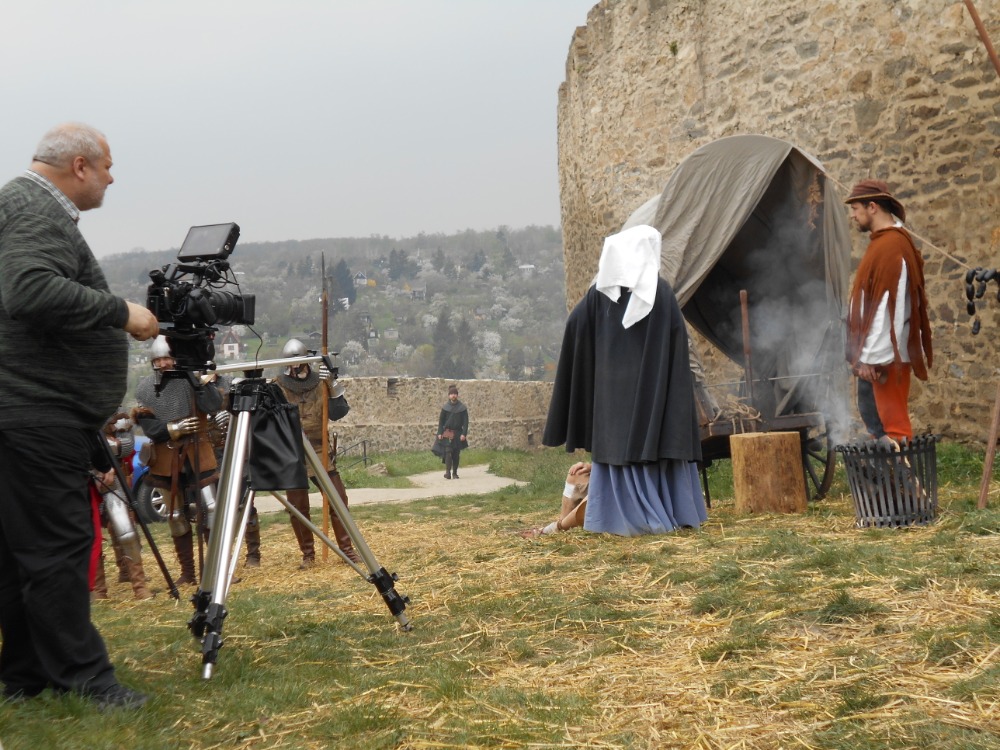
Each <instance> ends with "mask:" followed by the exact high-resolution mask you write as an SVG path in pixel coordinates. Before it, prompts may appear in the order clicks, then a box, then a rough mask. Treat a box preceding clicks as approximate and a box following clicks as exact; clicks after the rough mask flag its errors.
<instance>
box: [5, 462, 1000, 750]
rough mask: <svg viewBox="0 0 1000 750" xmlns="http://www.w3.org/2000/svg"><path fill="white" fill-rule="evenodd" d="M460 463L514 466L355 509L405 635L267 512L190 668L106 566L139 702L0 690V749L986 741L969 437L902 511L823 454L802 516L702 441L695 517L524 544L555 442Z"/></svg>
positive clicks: (989, 599) (368, 592)
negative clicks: (825, 487)
mask: <svg viewBox="0 0 1000 750" xmlns="http://www.w3.org/2000/svg"><path fill="white" fill-rule="evenodd" d="M378 460H380V461H383V462H384V463H385V464H386V466H387V468H388V470H389V476H388V477H379V478H370V477H368V476H367V475H366V474H365V473H364V471H363V469H362V468H361V467H355V468H352V469H351V470H350V471H349V472H347V475H348V476H347V485H348V487H349V488H350V487H352V486H354V487H357V486H362V485H367V486H398V485H399V484H401V483H405V479H403V477H405V475H407V474H411V473H415V472H418V471H425V470H429V469H433V468H436V466H437V464H436V463H434V461H435V459H434V458H433V456H431V455H430V454H429V453H427V454H426V455H424V454H421V455H400V456H386V457H379V458H378ZM476 462H488V463H489V464H490V465H491V467H492V470H493V471H494V472H495V473H498V474H502V475H504V476H510V477H515V478H518V479H522V480H526V481H528V482H529V483H530V484H529V485H528V486H526V487H522V488H519V489H518V488H511V489H508V490H504V491H502V492H497V493H494V494H492V495H487V496H479V497H471V496H460V497H453V498H447V499H435V500H426V501H417V502H412V503H406V504H393V505H369V506H362V507H359V508H357V509H356V510H355V512H354V517H355V519H356V520H357V522H358V524H359V526H360V528H361V529H362V531H363V533H364V535H365V538H366V539H367V540H368V543H369V545H370V546H371V548H372V549H373V551H374V552H375V554H376V556H377V557H378V558H379V560H380V561H381V562H382V564H383V565H384V566H385V567H386V568H387V569H388V570H389V571H395V572H396V573H398V575H399V581H398V583H397V590H398V591H399V592H400V593H402V594H405V595H407V596H409V597H410V599H411V604H410V606H409V608H408V610H407V614H408V616H409V618H410V620H411V621H412V623H413V629H412V630H411V631H410V632H400V630H399V629H398V627H397V624H396V621H395V620H394V619H393V618H392V617H391V615H390V614H389V612H388V610H387V609H386V607H385V605H384V604H383V603H382V600H381V598H380V597H379V596H378V594H377V593H376V592H375V590H374V588H373V587H372V586H371V585H370V584H368V583H367V582H365V581H363V580H361V578H360V577H358V576H357V575H356V574H355V573H354V572H353V571H351V570H349V569H348V568H347V567H346V566H344V565H342V564H340V563H338V562H335V561H334V558H333V556H331V560H330V562H329V563H327V564H325V565H320V566H317V567H316V568H314V569H311V570H308V571H299V570H298V569H297V564H298V553H297V549H296V547H295V543H294V538H293V536H292V534H291V529H290V526H289V525H288V522H287V516H286V515H285V514H283V513H282V514H274V515H273V516H271V517H269V518H267V519H266V520H265V523H264V528H263V530H262V535H263V540H264V541H263V554H264V562H263V566H262V567H261V568H259V569H254V570H244V571H242V572H241V574H240V575H241V576H242V580H241V582H240V583H238V584H236V585H235V586H234V587H233V589H232V592H231V595H230V597H229V600H228V602H227V604H228V607H229V612H230V614H229V617H228V619H227V620H226V622H225V638H226V640H225V646H224V647H223V649H222V650H221V653H220V656H219V662H218V666H217V669H216V672H215V676H214V677H213V678H212V679H211V680H209V681H205V680H202V678H201V672H200V653H199V650H198V644H197V643H196V642H195V641H194V639H192V638H191V636H190V635H189V634H188V631H187V629H186V623H187V621H188V619H189V618H190V614H191V606H190V604H189V603H188V602H187V600H186V599H183V600H182V601H181V602H179V603H177V602H174V601H173V600H171V599H169V598H168V597H167V596H166V595H165V594H164V593H162V589H163V585H162V583H161V582H158V587H159V588H160V589H161V593H160V594H159V595H158V596H157V597H156V598H155V599H153V600H151V601H147V602H135V601H132V600H131V599H130V598H128V596H129V592H128V591H127V586H126V585H124V584H115V585H114V587H113V590H112V599H111V600H110V601H106V602H100V603H98V604H96V605H95V607H94V619H95V621H96V622H97V623H98V626H99V627H100V629H101V631H102V633H103V634H104V637H105V640H106V641H107V643H108V648H109V651H110V652H111V656H112V659H113V661H114V662H115V664H116V665H117V667H118V673H119V677H120V678H121V680H122V681H123V682H125V683H126V684H129V685H131V686H133V687H136V688H138V689H141V690H143V691H146V692H148V693H150V695H151V696H153V697H152V700H151V701H150V703H149V704H148V705H147V706H146V707H145V708H144V709H143V710H142V711H139V712H136V713H111V714H106V715H102V714H99V713H98V712H96V711H95V710H94V709H93V708H92V707H91V706H90V705H89V704H88V703H86V702H84V701H82V700H80V699H77V698H74V697H59V696H54V695H44V696H43V697H41V698H39V699H36V700H33V701H30V702H27V703H24V704H20V705H0V741H2V743H3V747H4V748H5V750H24V749H27V748H31V749H37V748H124V749H128V750H145V749H146V748H149V749H153V748H192V749H194V748H197V749H199V750H203V749H208V748H220V749H221V748H237V749H250V748H254V749H256V748H362V749H366V750H367V749H368V748H428V749H429V748H574V747H595V748H705V749H706V750H708V749H713V750H714V749H722V748H748V749H749V748H816V749H820V748H822V749H823V750H841V749H846V748H858V749H861V748H865V749H869V748H874V749H882V748H884V749H885V750H889V749H893V750H896V749H902V748H935V750H958V749H960V748H961V749H963V750H965V749H968V750H972V749H974V748H983V749H986V748H1000V703H998V701H1000V565H998V563H1000V536H998V532H1000V509H998V508H1000V496H998V491H997V485H996V481H994V484H993V493H992V496H991V506H992V507H990V508H988V509H987V510H984V511H977V510H975V498H976V496H977V493H978V486H979V480H980V476H981V472H982V453H981V449H980V451H979V452H978V453H977V452H975V451H970V450H967V449H965V448H962V447H961V446H956V445H948V444H945V445H942V446H939V461H938V465H939V488H938V499H939V504H940V508H939V513H938V518H937V520H936V521H935V522H934V523H932V524H929V525H927V526H924V527H918V528H909V529H891V530H890V529H885V530H861V529H858V528H855V524H854V513H853V505H852V501H851V498H850V495H849V494H848V493H847V490H846V486H845V484H844V481H843V478H842V471H843V470H842V469H839V470H838V478H837V480H836V482H835V484H834V487H833V491H832V492H831V494H830V497H829V498H828V499H826V500H824V501H821V502H818V503H813V504H811V505H810V507H809V509H808V511H807V512H806V513H805V514H802V515H796V516H756V517H747V516H737V515H736V514H735V513H734V512H733V503H732V488H731V482H730V478H729V477H728V476H727V473H726V472H727V471H728V462H719V463H717V464H715V465H714V466H713V467H712V470H711V474H712V476H711V484H712V497H713V507H712V509H711V510H710V513H709V522H708V523H707V524H706V525H705V526H704V527H703V528H702V529H701V530H699V531H690V530H688V531H682V532H679V533H675V534H671V535H666V536H656V537H640V538H631V539H626V538H617V537H610V536H602V535H593V534H588V533H586V532H583V531H579V530H577V531H572V532H568V533H564V534H559V535H554V536H551V537H545V538H542V539H539V540H530V541H529V540H525V539H522V538H520V537H519V536H518V535H517V534H516V533H515V532H516V531H517V530H519V529H523V528H525V527H527V526H530V525H537V524H540V523H543V522H547V521H549V520H552V518H553V516H554V512H555V510H556V509H557V508H558V505H559V495H560V492H561V490H562V485H563V480H564V475H565V470H566V468H567V466H568V464H569V462H570V459H569V458H568V457H567V456H566V454H565V453H563V452H561V451H554V450H553V451H541V452H536V453H530V454H527V453H516V452H501V453H485V452H476V451H472V450H470V451H469V452H468V455H467V457H466V458H465V459H464V463H467V464H468V463H476ZM379 483H383V484H381V485H379ZM155 534H156V536H157V540H158V542H159V543H160V544H161V545H162V547H163V549H164V553H165V556H166V558H167V560H168V562H169V564H170V566H171V570H173V569H174V568H175V563H174V556H173V551H172V549H171V548H170V545H169V540H168V538H167V535H166V528H165V527H163V526H160V527H158V528H156V529H155ZM145 559H146V568H147V571H148V572H149V573H150V575H152V574H153V573H154V572H155V567H154V565H153V563H152V560H151V558H150V556H149V555H148V554H147V555H146V558H145ZM184 593H185V594H187V595H188V596H189V595H190V594H191V593H193V590H191V589H188V590H187V591H185V592H184Z"/></svg>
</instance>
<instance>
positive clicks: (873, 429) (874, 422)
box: [858, 378, 885, 440]
mask: <svg viewBox="0 0 1000 750" xmlns="http://www.w3.org/2000/svg"><path fill="white" fill-rule="evenodd" d="M858 414H859V416H860V417H861V421H862V422H864V423H865V429H866V430H868V434H869V435H871V436H872V437H873V438H875V439H876V440H878V439H879V438H880V437H882V436H883V435H885V428H884V427H883V426H882V420H881V419H880V418H879V415H878V407H877V406H875V391H874V390H873V389H872V384H871V383H869V382H868V381H867V380H862V379H861V378H858Z"/></svg>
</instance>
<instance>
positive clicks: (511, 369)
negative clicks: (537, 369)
mask: <svg viewBox="0 0 1000 750" xmlns="http://www.w3.org/2000/svg"><path fill="white" fill-rule="evenodd" d="M507 377H508V378H510V379H511V380H524V349H522V348H521V347H519V346H515V347H514V348H513V349H511V350H510V351H509V352H507Z"/></svg>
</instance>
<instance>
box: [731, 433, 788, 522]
mask: <svg viewBox="0 0 1000 750" xmlns="http://www.w3.org/2000/svg"><path fill="white" fill-rule="evenodd" d="M729 448H730V452H731V455H732V459H733V491H734V494H735V496H736V512H737V513H802V512H804V511H805V509H806V480H805V474H804V473H803V469H802V442H801V439H800V437H799V433H797V432H753V433H745V434H742V435H733V436H732V437H730V438H729Z"/></svg>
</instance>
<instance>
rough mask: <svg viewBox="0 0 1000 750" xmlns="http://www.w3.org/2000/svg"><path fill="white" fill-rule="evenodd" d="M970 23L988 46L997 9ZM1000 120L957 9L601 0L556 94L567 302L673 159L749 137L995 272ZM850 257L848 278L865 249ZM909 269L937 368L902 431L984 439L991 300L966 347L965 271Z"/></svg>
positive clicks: (990, 381)
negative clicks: (929, 327)
mask: <svg viewBox="0 0 1000 750" xmlns="http://www.w3.org/2000/svg"><path fill="white" fill-rule="evenodd" d="M976 7H977V9H978V11H979V14H980V16H981V17H982V18H983V21H984V23H985V25H986V27H987V29H988V31H989V33H990V35H991V36H992V37H993V39H994V44H995V45H996V44H997V42H998V41H1000V0H976ZM998 115H1000V78H998V76H997V73H996V72H995V70H994V69H993V67H992V65H991V63H990V61H989V58H988V56H987V54H986V52H985V49H984V47H983V45H982V43H981V42H980V40H979V37H978V35H977V33H976V29H975V26H974V25H973V23H972V20H971V19H970V18H969V15H968V12H967V11H966V9H965V5H964V4H963V3H962V2H952V1H950V0H888V1H887V2H876V3H871V2H862V0H839V1H838V2H822V1H821V2H818V3H815V4H813V3H801V2H798V1H797V0H602V1H601V2H600V3H599V4H597V5H595V6H594V8H593V9H592V10H591V12H590V13H589V15H588V17H587V25H586V26H584V27H580V28H578V29H577V30H576V33H575V34H574V36H573V39H572V42H571V44H570V48H569V56H568V60H567V63H566V81H565V82H564V83H563V85H562V86H561V87H560V90H559V112H558V117H559V125H558V128H559V174H560V182H561V187H560V189H561V202H562V226H563V238H564V245H565V257H566V268H567V275H566V282H567V283H566V288H567V296H568V298H569V303H570V305H572V304H574V303H575V302H576V301H577V300H579V299H580V297H581V296H582V295H583V293H584V291H585V289H586V286H587V284H588V283H589V281H590V279H592V278H593V275H594V273H595V272H596V269H597V260H598V257H599V254H600V250H601V245H602V241H603V238H604V237H605V236H607V235H608V234H612V233H614V232H616V231H618V229H619V228H620V227H621V224H622V223H623V222H624V221H625V219H626V218H627V217H628V215H629V214H630V213H631V212H632V211H633V210H634V209H635V208H637V207H638V206H639V205H641V204H642V203H643V202H644V201H645V200H647V199H648V198H650V197H652V196H653V195H655V194H657V193H659V192H660V191H661V190H662V189H663V186H664V185H665V184H666V182H667V179H668V178H669V176H670V174H671V173H672V171H673V170H674V168H675V167H676V166H677V164H679V163H680V162H681V161H682V160H683V159H684V157H686V156H687V155H688V154H690V153H691V152H692V151H694V150H695V149H697V148H698V147H700V146H703V145H704V144H706V143H709V142H711V141H713V140H715V139H717V138H721V137H724V136H728V135H737V134H747V133H759V134H763V135H769V136H773V137H776V138H782V139H784V140H787V141H790V142H791V143H793V144H795V145H796V146H798V147H799V148H801V149H803V150H804V151H807V152H808V153H810V154H812V155H813V156H815V157H817V158H818V159H819V160H820V161H821V162H822V163H823V164H824V165H825V167H826V169H827V171H828V174H829V176H831V177H832V178H834V179H835V180H837V181H838V182H839V183H841V185H843V186H846V187H844V188H842V192H844V193H845V194H846V190H847V189H849V187H850V185H851V184H853V183H854V182H856V181H857V180H859V179H863V178H865V177H875V178H878V179H884V180H886V181H888V182H889V184H890V185H891V186H892V187H893V188H894V192H895V194H896V195H897V196H898V197H899V198H900V200H901V201H902V202H903V204H904V205H905V206H906V209H907V218H908V220H909V221H908V225H909V226H910V227H911V228H912V229H913V231H914V232H915V233H916V234H917V235H919V236H920V237H922V238H925V239H926V240H927V241H929V242H930V243H932V244H933V245H934V246H936V247H937V248H940V249H941V250H942V251H944V252H946V253H948V254H949V255H951V256H953V257H954V258H955V259H957V260H958V261H960V262H961V263H964V264H966V265H967V266H970V267H975V266H983V267H996V266H998V265H1000V253H998V248H1000V213H998V204H1000V175H998V157H1000V118H998ZM845 210H846V209H845ZM853 242H854V246H853V259H854V263H855V265H856V263H857V261H858V259H860V256H861V254H862V252H863V250H864V247H865V245H866V244H867V235H861V234H859V233H854V236H853ZM918 244H919V243H918ZM922 253H923V256H924V259H925V262H926V267H925V273H926V276H927V286H928V295H929V298H930V303H931V305H930V306H931V311H932V323H933V327H934V349H935V364H934V367H933V370H932V372H931V377H930V380H929V381H928V382H927V383H918V382H917V381H914V383H915V385H914V388H913V416H914V427H915V429H916V430H917V431H918V432H922V431H929V432H937V433H943V434H945V435H948V436H951V437H956V438H960V439H970V440H984V439H985V437H986V435H987V432H988V429H989V416H990V409H991V406H992V404H993V400H994V397H995V393H996V383H997V382H998V379H1000V378H998V376H1000V303H998V301H997V299H996V289H997V287H996V286H994V285H992V284H991V287H990V291H989V292H988V294H987V297H986V299H987V300H989V302H988V303H985V304H981V310H980V314H981V317H982V333H980V334H979V335H978V336H975V337H973V336H972V335H971V334H970V318H969V317H968V315H967V314H966V311H965V298H964V275H965V268H964V267H963V266H962V265H960V264H959V263H956V262H954V261H952V260H949V259H948V258H947V257H945V256H944V255H943V254H941V253H940V252H937V251H935V250H934V249H932V248H930V247H928V245H927V243H926V242H925V243H924V244H923V246H922ZM707 367H708V368H709V371H710V373H711V358H710V359H709V363H708V364H707ZM710 379H711V378H710Z"/></svg>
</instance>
